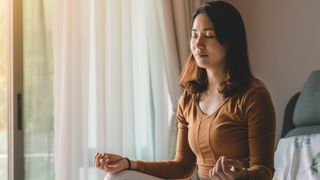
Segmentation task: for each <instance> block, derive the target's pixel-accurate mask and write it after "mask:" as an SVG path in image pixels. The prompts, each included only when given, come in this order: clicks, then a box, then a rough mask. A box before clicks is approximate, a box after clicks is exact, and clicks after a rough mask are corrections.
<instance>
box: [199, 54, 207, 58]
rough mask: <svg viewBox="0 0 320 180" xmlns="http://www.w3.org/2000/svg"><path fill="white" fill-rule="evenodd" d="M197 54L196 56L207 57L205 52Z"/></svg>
mask: <svg viewBox="0 0 320 180" xmlns="http://www.w3.org/2000/svg"><path fill="white" fill-rule="evenodd" d="M197 56H198V57H200V58H205V57H208V55H207V54H197Z"/></svg>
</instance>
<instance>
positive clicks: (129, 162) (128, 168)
mask: <svg viewBox="0 0 320 180" xmlns="http://www.w3.org/2000/svg"><path fill="white" fill-rule="evenodd" d="M123 159H124V160H126V161H127V164H128V166H127V170H131V169H132V167H131V161H130V159H129V158H127V157H124V158H123Z"/></svg>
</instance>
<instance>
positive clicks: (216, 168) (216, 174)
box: [212, 156, 223, 179]
mask: <svg viewBox="0 0 320 180" xmlns="http://www.w3.org/2000/svg"><path fill="white" fill-rule="evenodd" d="M221 158H222V157H221V156H220V157H219V159H218V160H217V162H216V165H215V166H214V167H213V170H212V178H213V179H223V177H222V174H221V171H222V169H221Z"/></svg>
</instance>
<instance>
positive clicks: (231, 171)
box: [209, 156, 247, 180]
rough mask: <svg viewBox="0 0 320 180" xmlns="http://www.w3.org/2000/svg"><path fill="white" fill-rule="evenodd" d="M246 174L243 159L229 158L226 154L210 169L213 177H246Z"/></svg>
mask: <svg viewBox="0 0 320 180" xmlns="http://www.w3.org/2000/svg"><path fill="white" fill-rule="evenodd" d="M246 176H247V174H246V171H245V170H244V168H243V163H242V162H241V161H238V160H234V159H227V158H225V157H224V156H220V158H219V159H218V160H217V162H216V165H215V166H214V167H213V168H212V169H210V171H209V177H210V178H211V179H221V180H234V179H246Z"/></svg>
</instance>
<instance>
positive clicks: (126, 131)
mask: <svg viewBox="0 0 320 180" xmlns="http://www.w3.org/2000/svg"><path fill="white" fill-rule="evenodd" d="M173 3H174V6H175V7H176V8H178V7H179V8H181V7H183V9H184V8H187V9H186V10H184V11H182V12H180V13H178V15H177V14H176V13H174V11H175V10H174V8H173ZM179 3H180V5H179ZM179 3H177V2H174V1H173V0H163V1H150V0H131V1H127V0H117V1H114V0H106V1H104V0H94V1H85V0H81V1H76V0H68V1H64V0H55V1H54V2H53V4H54V5H53V15H54V21H53V33H54V70H55V71H54V104H55V105H54V110H55V112H54V115H55V119H54V123H55V126H54V127H55V138H54V153H55V175H56V177H55V178H56V179H59V180H66V179H68V180H69V179H77V180H78V179H102V178H103V175H104V174H103V173H102V171H99V170H97V169H96V168H94V167H93V166H92V163H91V162H92V158H93V155H94V153H95V152H97V151H100V152H111V153H117V154H121V155H124V156H127V157H129V158H131V159H143V160H161V159H170V158H172V157H173V154H174V150H175V139H176V119H175V112H176V106H177V102H178V98H179V96H180V94H181V89H180V88H179V86H178V80H179V74H180V67H181V65H180V64H181V63H180V61H181V58H185V57H187V54H188V53H187V52H188V50H186V49H185V48H186V45H183V44H184V43H187V44H188V34H189V31H190V28H188V26H190V24H189V25H183V26H181V27H179V30H178V31H177V30H176V29H177V27H176V26H177V25H178V24H180V25H181V24H184V23H185V22H187V19H190V18H189V17H188V18H187V17H184V16H186V15H188V14H191V13H190V11H191V10H190V9H191V8H190V7H191V6H190V4H193V3H194V1H181V0H180V1H179ZM180 16H183V19H184V20H183V22H180V18H182V17H180ZM178 21H179V23H178ZM180 25H178V26H180ZM181 31H184V32H183V33H182V34H183V38H182V37H178V38H177V36H176V34H177V33H181ZM177 39H178V40H179V44H180V46H181V47H178V42H177ZM181 39H183V40H181ZM180 40H181V41H180Z"/></svg>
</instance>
